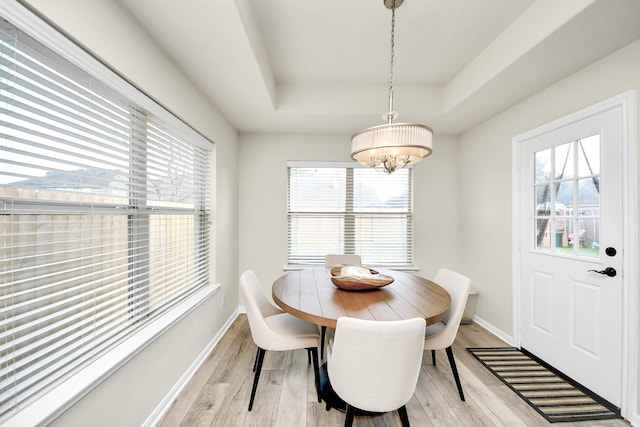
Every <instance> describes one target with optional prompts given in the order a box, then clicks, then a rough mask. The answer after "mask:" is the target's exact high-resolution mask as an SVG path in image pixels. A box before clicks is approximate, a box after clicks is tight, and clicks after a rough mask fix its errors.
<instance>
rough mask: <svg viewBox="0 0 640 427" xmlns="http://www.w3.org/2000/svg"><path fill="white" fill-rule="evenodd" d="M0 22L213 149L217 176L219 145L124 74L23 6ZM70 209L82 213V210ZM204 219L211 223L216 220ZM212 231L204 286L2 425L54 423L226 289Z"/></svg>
mask: <svg viewBox="0 0 640 427" xmlns="http://www.w3.org/2000/svg"><path fill="white" fill-rule="evenodd" d="M0 19H5V20H7V21H9V22H11V24H12V25H15V26H16V27H17V28H19V29H20V30H21V31H23V32H25V33H26V34H28V35H29V36H30V37H32V38H34V39H35V40H36V41H38V42H39V43H41V44H42V45H44V46H45V47H46V48H48V49H50V50H52V51H53V52H54V53H56V54H58V55H61V56H62V57H63V58H65V59H66V60H68V61H70V62H71V63H73V64H75V65H77V66H79V67H80V68H81V69H82V70H83V71H85V72H87V73H89V74H90V75H92V76H93V77H95V78H96V79H97V80H99V81H101V82H102V83H104V84H105V85H106V86H108V87H109V88H111V89H113V90H115V91H116V92H118V93H121V94H124V95H125V96H126V97H127V98H128V99H129V100H130V101H131V102H132V103H133V104H135V105H138V106H140V107H141V108H142V109H143V110H144V111H146V112H148V113H150V114H152V115H154V116H155V117H159V118H161V119H162V120H163V122H164V123H166V124H167V126H169V127H170V128H171V130H172V132H174V133H175V134H176V135H178V136H180V137H181V138H185V139H187V140H189V141H190V143H192V144H194V145H196V146H199V147H201V148H207V149H209V150H210V153H209V162H210V164H211V173H212V174H213V173H214V171H215V167H214V165H213V161H214V159H215V146H213V143H212V142H211V141H209V140H208V139H206V138H205V137H204V136H203V135H202V134H200V133H199V132H197V131H195V130H194V129H193V128H191V127H190V126H188V125H187V124H186V123H184V122H183V121H182V120H181V119H180V118H178V117H176V116H175V115H174V114H172V113H171V112H170V111H169V110H167V109H166V108H165V107H164V106H162V105H161V104H159V103H158V102H157V101H156V100H154V99H153V98H151V97H149V96H148V95H147V94H145V93H144V92H143V91H141V90H140V89H139V88H137V87H136V86H135V85H133V84H131V83H130V82H129V81H127V80H126V79H124V78H123V77H122V76H121V75H120V74H118V73H117V72H115V71H114V70H112V69H111V68H109V67H108V66H107V65H105V64H104V63H103V62H101V61H100V60H98V59H97V58H96V57H94V56H93V55H91V54H90V53H89V52H87V51H86V50H84V49H83V48H82V47H80V46H79V45H77V44H76V43H74V42H73V41H72V40H71V39H69V38H67V36H65V35H64V34H62V33H60V32H59V31H58V30H56V29H55V28H54V27H53V26H52V25H50V24H49V23H48V22H45V21H44V20H42V19H41V18H40V17H38V16H36V15H35V14H34V13H33V12H32V11H30V10H28V9H27V8H26V7H25V6H23V5H21V4H19V3H18V2H6V3H2V4H0ZM205 185H207V186H208V188H209V191H210V194H211V196H210V198H209V200H210V203H213V201H214V200H215V194H214V190H215V185H212V178H211V177H208V178H207V179H206V180H205ZM59 208H61V206H59V207H58V208H56V207H55V206H54V209H59ZM68 208H70V206H66V207H65V209H68ZM71 208H72V209H78V208H77V207H75V208H74V207H71ZM208 208H209V210H211V209H213V206H211V205H210V206H209V207H208ZM149 209H150V212H149V213H151V214H153V213H155V212H154V209H157V208H149ZM162 210H163V209H160V210H157V212H161V211H162ZM205 221H207V222H209V221H211V217H209V219H206V220H205ZM210 229H211V232H210V237H209V246H210V247H211V250H210V251H209V255H208V257H207V259H206V262H207V264H208V279H207V284H206V285H205V286H203V287H201V288H199V289H198V290H196V291H195V292H192V293H191V294H190V295H188V296H187V297H186V298H184V299H182V300H181V301H180V302H179V303H178V304H177V305H175V306H173V307H172V308H171V309H170V310H168V311H166V312H164V313H163V314H162V315H161V316H159V317H156V318H155V319H154V320H153V321H151V322H149V323H148V324H146V325H145V326H144V327H142V328H141V329H139V330H138V331H137V332H135V333H133V334H131V335H130V336H128V337H127V338H126V339H125V340H123V341H122V342H120V343H119V344H118V345H116V346H114V347H112V348H111V349H110V350H109V351H107V352H106V353H104V354H102V355H101V356H100V357H99V358H98V359H97V360H96V361H95V362H92V363H90V364H88V365H86V366H85V367H83V368H82V369H80V370H79V371H77V372H76V373H74V374H73V375H72V376H71V377H68V378H66V379H65V380H63V381H60V382H58V383H57V384H56V385H55V386H54V387H51V388H48V390H47V391H46V392H44V393H41V394H39V395H38V396H36V397H34V398H32V399H29V400H28V401H26V402H24V403H23V404H21V405H20V407H19V408H18V409H17V411H15V412H10V413H7V414H6V415H4V416H3V417H2V419H1V421H2V423H3V425H6V426H12V425H16V426H18V425H40V424H47V423H49V422H51V421H53V420H54V419H55V418H56V417H57V416H59V415H60V414H61V413H63V412H64V411H65V410H66V409H68V408H69V407H70V406H72V405H73V404H74V403H75V402H76V401H78V400H79V399H80V398H81V397H82V396H84V395H85V394H87V393H88V392H89V391H90V390H91V389H93V388H94V387H95V386H96V385H98V384H99V383H101V382H102V381H104V380H105V379H106V378H108V377H109V376H110V375H111V374H112V373H114V372H115V371H117V370H118V369H119V368H120V367H122V366H123V365H125V364H126V363H127V362H128V361H129V360H131V359H132V358H133V357H134V356H135V355H136V354H138V353H139V352H140V351H142V350H143V349H144V348H145V347H146V346H148V345H149V344H151V343H152V342H154V341H155V340H156V339H157V338H159V337H160V336H162V334H163V333H164V332H165V331H167V330H168V329H170V328H171V327H172V326H173V325H175V324H176V323H178V322H179V321H180V320H181V319H183V318H184V317H186V316H187V315H188V314H189V313H190V312H192V311H193V310H195V309H196V308H197V307H198V306H199V305H200V304H202V303H203V302H205V301H206V300H208V299H209V298H210V297H211V295H213V294H214V293H216V292H217V291H218V289H219V288H220V286H221V285H220V284H219V283H215V282H214V277H215V263H214V262H213V260H214V258H213V256H212V254H213V253H215V250H214V249H213V248H215V242H214V241H213V240H212V239H213V238H214V236H215V232H214V226H213V225H212V224H211V225H210Z"/></svg>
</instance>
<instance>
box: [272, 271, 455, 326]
mask: <svg viewBox="0 0 640 427" xmlns="http://www.w3.org/2000/svg"><path fill="white" fill-rule="evenodd" d="M376 270H377V271H379V272H380V274H384V275H386V276H390V277H393V279H394V280H393V283H391V284H389V285H387V286H385V287H383V288H379V289H375V290H371V291H345V290H342V289H338V288H337V287H336V286H335V285H334V284H333V282H331V273H330V269H329V268H326V267H317V268H310V269H306V270H300V271H292V272H289V273H287V274H285V275H284V276H281V277H280V278H278V279H277V280H276V281H275V282H274V284H273V288H272V295H273V300H274V301H275V303H276V304H277V305H278V306H279V307H280V308H282V309H283V310H284V311H286V312H288V313H291V314H292V315H294V316H296V317H299V318H301V319H303V320H306V321H308V322H311V323H315V324H317V325H321V326H326V327H329V328H335V327H336V322H337V320H338V317H341V316H349V317H356V318H359V319H368V320H402V319H411V318H414V317H422V318H424V319H425V320H426V322H427V325H431V324H434V323H437V322H439V321H441V320H443V319H444V317H445V315H446V313H447V310H448V309H449V306H450V305H451V296H450V295H449V293H448V292H447V291H446V290H445V289H444V288H442V287H441V286H439V285H437V284H436V283H434V282H432V281H430V280H427V279H424V278H422V277H418V276H415V275H413V274H410V273H405V272H401V271H396V270H385V269H378V268H376Z"/></svg>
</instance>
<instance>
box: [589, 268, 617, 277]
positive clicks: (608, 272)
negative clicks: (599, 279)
mask: <svg viewBox="0 0 640 427" xmlns="http://www.w3.org/2000/svg"><path fill="white" fill-rule="evenodd" d="M587 271H593V272H594V273H598V274H605V275H607V276H609V277H615V275H616V274H618V272H617V271H616V269H615V268H613V267H607V268H605V269H604V270H599V271H598V270H587Z"/></svg>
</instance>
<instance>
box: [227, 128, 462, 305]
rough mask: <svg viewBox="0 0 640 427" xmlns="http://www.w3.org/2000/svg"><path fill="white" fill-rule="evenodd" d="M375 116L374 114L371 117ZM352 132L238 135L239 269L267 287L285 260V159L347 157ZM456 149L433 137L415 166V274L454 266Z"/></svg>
mask: <svg viewBox="0 0 640 427" xmlns="http://www.w3.org/2000/svg"><path fill="white" fill-rule="evenodd" d="M372 119H375V118H372ZM350 138H351V135H315V134H306V135H273V134H253V135H242V136H241V137H240V149H239V158H240V159H242V161H241V162H240V177H239V181H240V187H239V192H240V211H239V212H240V233H239V242H240V258H239V266H240V270H241V271H244V270H246V269H248V268H251V269H253V270H254V271H255V272H256V274H257V275H258V277H259V278H260V281H261V282H262V284H263V286H264V288H265V290H266V291H267V292H268V294H270V293H271V292H270V285H271V284H272V283H273V281H274V280H275V279H277V278H278V277H279V276H281V275H282V274H284V271H283V268H284V267H285V266H286V264H287V168H286V167H287V160H314V161H322V160H326V161H351V159H350V156H349V152H350V148H351V139H350ZM457 153H458V149H457V142H456V140H455V138H450V137H446V136H439V135H437V134H436V136H435V138H434V154H433V155H432V156H430V157H428V158H427V159H425V160H423V161H422V162H421V163H419V164H417V165H416V166H415V173H414V191H415V194H414V207H415V220H414V239H415V241H414V254H415V264H416V266H418V267H419V268H420V271H419V272H418V274H421V275H424V276H425V277H433V276H434V275H435V273H436V271H437V269H438V268H439V267H440V266H448V267H450V268H457V267H458V265H459V260H458V250H457V229H458V225H457V222H458V221H457V218H458V213H457V208H456V206H457V203H458V200H457V191H456V185H457V179H458V178H457V177H458V170H457V169H458V168H457V164H456V157H457Z"/></svg>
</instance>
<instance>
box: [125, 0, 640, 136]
mask: <svg viewBox="0 0 640 427" xmlns="http://www.w3.org/2000/svg"><path fill="white" fill-rule="evenodd" d="M118 1H119V2H120V3H121V4H122V5H123V6H124V8H125V9H126V10H127V11H129V12H130V13H131V15H132V16H133V17H134V19H135V20H137V21H138V22H139V24H140V25H141V26H142V27H144V28H145V29H146V30H147V31H148V33H149V34H150V35H151V36H152V37H153V39H155V40H156V42H157V44H158V46H159V47H160V48H161V49H162V50H163V51H164V52H166V54H167V56H169V57H170V58H171V59H172V60H173V61H174V62H175V63H176V64H177V65H178V67H179V68H180V69H181V70H182V71H183V72H184V73H185V75H186V76H187V77H188V78H189V79H190V80H191V81H192V82H193V83H194V84H195V85H196V86H197V87H198V88H200V90H202V92H203V93H205V94H206V96H207V97H208V98H209V99H210V100H211V102H212V104H214V105H216V106H217V107H218V108H219V110H220V111H221V112H222V114H223V115H224V116H225V117H226V118H227V119H228V120H229V121H230V122H231V123H232V124H233V126H235V127H236V128H237V129H238V131H240V132H294V133H296V132H323V133H353V132H356V131H358V130H361V129H363V128H366V127H369V126H373V125H377V124H382V118H381V115H382V113H383V112H385V111H387V109H388V98H387V97H388V86H389V60H390V31H391V11H390V10H389V9H387V8H386V7H385V6H384V3H383V0H321V1H311V0H188V1H178V0H118ZM639 38H640V1H639V0H405V1H404V3H403V4H402V5H401V6H400V7H399V8H398V9H397V11H396V34H395V42H396V48H395V67H394V107H395V110H396V111H398V112H399V113H400V117H399V118H398V120H396V121H397V122H415V123H422V124H426V125H429V126H431V127H432V128H434V131H435V132H436V134H438V133H441V134H458V133H460V132H463V131H465V130H467V129H469V128H470V127H472V126H474V125H476V124H478V123H480V122H482V121H484V120H487V119H488V118H490V117H492V116H493V115H495V114H497V113H499V112H501V111H503V110H504V109H506V108H508V107H510V106H512V105H514V104H516V103H518V102H520V101H522V100H524V99H526V98H527V97H529V96H531V95H532V94H534V93H536V92H538V91H540V90H542V89H544V88H546V87H548V86H549V85H551V84H553V83H555V82H557V81H559V80H561V79H562V78H564V77H566V76H568V75H570V74H572V73H574V72H576V71H577V70H579V69H580V68H582V67H584V66H586V65H588V64H590V63H592V62H594V61H597V60H598V59H600V58H602V57H604V56H606V55H608V54H610V53H612V52H614V51H616V50H618V49H620V48H621V47H623V46H625V45H627V44H629V43H630V42H632V41H634V40H636V39H639Z"/></svg>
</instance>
